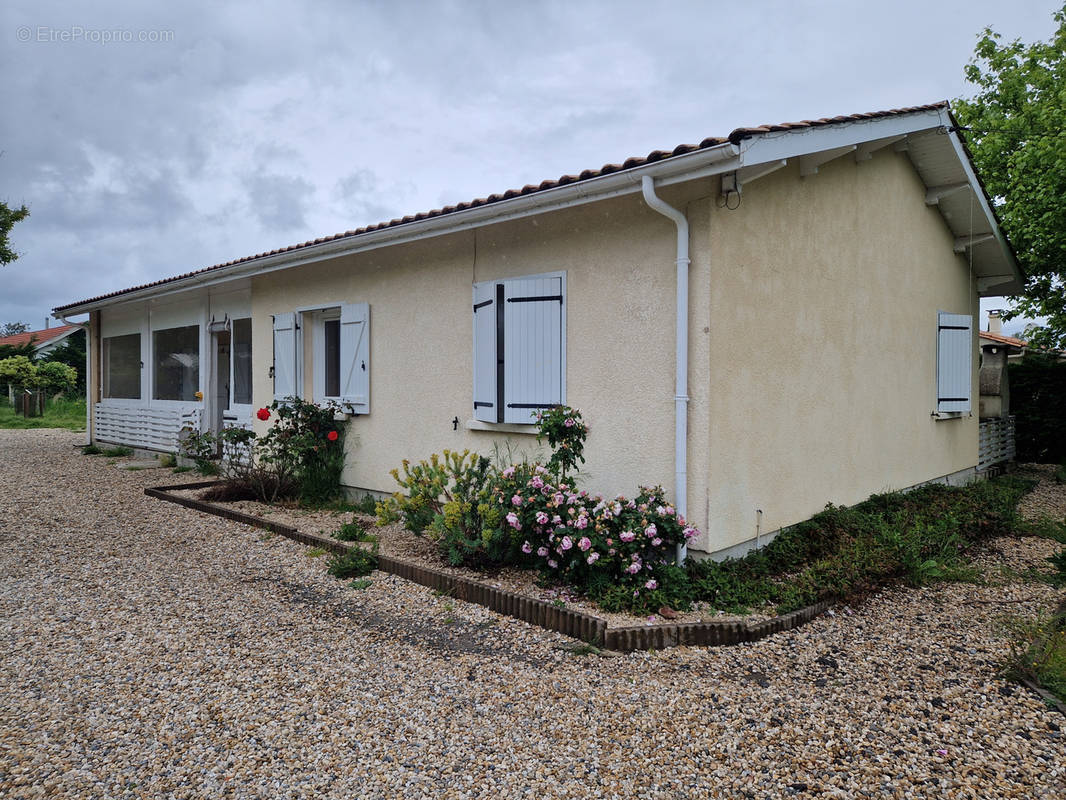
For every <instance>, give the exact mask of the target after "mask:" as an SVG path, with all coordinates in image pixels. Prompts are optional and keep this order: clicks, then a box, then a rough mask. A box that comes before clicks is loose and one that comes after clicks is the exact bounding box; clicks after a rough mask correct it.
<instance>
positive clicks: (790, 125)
mask: <svg viewBox="0 0 1066 800" xmlns="http://www.w3.org/2000/svg"><path fill="white" fill-rule="evenodd" d="M947 105H948V104H947V103H946V102H940V103H932V104H930V105H924V106H911V107H908V108H894V109H891V110H888V111H874V112H868V113H863V114H850V115H847V116H840V117H825V118H822V119H815V120H803V121H802V122H785V123H779V124H776V125H760V126H756V127H753V128H737V129H736V130H734V131H733V132H732V133H730V134H729V136H728V137H726V138H721V137H717V136H709V137H707V138H706V139H703V140H702V141H701V142H700V143H699V144H680V145H678V146H677V147H675V148H674V149H673V150H669V151H666V150H653V151H652V152H650V153H648V155H646V156H633V157H631V158H627V159H626V160H625V161H623V162H622V163H621V164H613V163H611V164H604V165H603V166H602V167H600V168H599V169H586V170H582V171H581V172H579V173H578V174H577V175H562V176H560V177H559V178H556V179H554V180H551V179H549V180H545V181H542V182H541V183H540V184H538V185H536V186H534V185H532V184H526V185H525V186H523V187H522V188H521V189H510V190H508V191H506V192H503V193H502V194H501V193H497V194H491V195H489V196H488V197H483V198H478V199H475V200H471V201H468V202H464V203H457V204H455V205H452V206H445V207H444V208H439V209H434V210H432V211H423V212H420V213H418V214H414V215H410V216H405V217H403V218H401V219H393V220H390V221H389V222H379V223H377V224H375V225H366V226H364V227H362V228H357V229H355V230H349V231H345V232H344V233H337V234H334V235H333V236H327V237H324V238H319V239H314V240H310V241H306V242H302V243H300V244H293V245H289V246H288V247H282V248H279V249H276V250H269V251H265V252H262V253H257V254H255V255H252V256H245V257H243V258H237V259H234V260H232V261H225V262H223V263H221V264H215V265H213V266H210V267H204V268H203V269H198V270H193V271H191V272H185V273H182V274H181V275H175V276H173V277H170V278H163V279H161V280H157V281H151V282H150V283H144V284H141V285H139V286H133V287H130V288H128V289H121V290H119V291H114V292H108V293H106V294H101V295H97V296H96V297H90V298H88V299H86V300H79V301H77V302H75V303H67V304H66V305H62V306H57V307H56V308H55V309H54V311H63V310H64V309H68V308H73V307H75V306H80V305H85V304H86V303H93V302H97V301H100V300H107V299H110V298H112V297H118V296H119V295H123V294H128V293H130V292H136V291H139V290H141V289H148V288H151V287H153V286H160V285H162V284H166V283H173V282H175V281H180V280H183V279H185V278H190V277H192V276H194V275H200V274H202V273H205V272H211V271H213V270H218V269H223V268H225V267H233V266H236V265H238V264H245V263H247V262H249V261H255V260H257V259H260V258H267V257H268V256H274V255H278V254H280V253H289V252H292V251H294V250H300V249H303V248H305V247H313V246H314V245H316V244H322V243H323V242H327V241H336V240H338V239H348V238H353V237H356V236H360V235H363V234H366V233H370V232H372V231H378V230H382V229H384V228H394V227H399V226H400V225H406V224H409V223H411V222H417V221H420V220H424V219H430V218H432V217H439V216H444V215H446V214H455V213H458V212H460V211H465V210H466V209H469V208H478V207H480V206H485V205H489V204H492V203H499V202H502V201H505V200H509V199H511V198H513V197H517V196H519V195H528V194H533V193H535V192H543V191H547V190H548V189H554V188H556V187H558V186H566V185H568V184H571V183H577V182H579V181H587V180H590V179H592V178H598V177H600V176H603V175H611V174H613V173H615V172H621V171H622V170H626V169H634V168H636V167H641V166H644V165H645V164H650V163H653V162H656V161H662V160H664V159H668V158H673V157H676V156H680V155H684V154H686V153H691V152H694V151H696V150H703V149H706V148H708V147H716V146H718V145H721V144H725V143H726V142H732V143H733V144H737V143H739V142H741V141H743V140H744V139H750V138H751V137H753V136H758V135H762V134H766V133H772V132H776V131H789V130H796V129H800V128H817V127H821V126H824V125H835V124H838V123H841V122H855V121H859V120H864V119H874V118H880V117H892V116H899V115H902V114H912V113H915V112H920V111H932V110H939V109H942V108H946V107H947Z"/></svg>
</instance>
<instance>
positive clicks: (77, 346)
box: [0, 329, 85, 394]
mask: <svg viewBox="0 0 1066 800" xmlns="http://www.w3.org/2000/svg"><path fill="white" fill-rule="evenodd" d="M0 357H2V356H0ZM47 358H48V360H49V361H58V362H59V363H61V364H67V365H68V366H71V367H74V369H75V370H77V373H78V383H77V386H76V388H77V390H78V392H79V393H81V394H85V330H84V329H82V330H80V331H75V332H74V333H72V334H71V335H70V336H68V337H67V338H66V339H64V340H63V343H62V344H61V345H59V347H57V348H56V349H55V350H53V351H52V352H50V353H49V354H48V356H47Z"/></svg>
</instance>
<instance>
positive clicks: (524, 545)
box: [522, 542, 533, 554]
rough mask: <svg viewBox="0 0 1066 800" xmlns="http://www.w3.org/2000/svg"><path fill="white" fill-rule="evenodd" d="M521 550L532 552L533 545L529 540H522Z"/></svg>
mask: <svg viewBox="0 0 1066 800" xmlns="http://www.w3.org/2000/svg"><path fill="white" fill-rule="evenodd" d="M522 552H523V553H527V554H528V553H532V552H533V545H531V544H530V543H529V542H522Z"/></svg>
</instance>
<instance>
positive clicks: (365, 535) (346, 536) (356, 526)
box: [333, 519, 378, 542]
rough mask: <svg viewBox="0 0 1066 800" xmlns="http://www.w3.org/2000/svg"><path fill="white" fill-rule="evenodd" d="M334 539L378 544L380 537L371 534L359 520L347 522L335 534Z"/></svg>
mask: <svg viewBox="0 0 1066 800" xmlns="http://www.w3.org/2000/svg"><path fill="white" fill-rule="evenodd" d="M333 538H334V539H337V540H339V541H342V542H376V541H377V540H378V537H377V536H375V535H374V534H372V533H369V532H368V531H367V529H366V525H364V524H363V523H362V522H360V521H359V520H357V519H353V520H352V521H351V522H346V523H344V524H343V525H341V526H340V528H339V529H337V530H336V531H334V532H333Z"/></svg>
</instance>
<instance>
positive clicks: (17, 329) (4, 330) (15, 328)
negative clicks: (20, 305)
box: [0, 322, 30, 336]
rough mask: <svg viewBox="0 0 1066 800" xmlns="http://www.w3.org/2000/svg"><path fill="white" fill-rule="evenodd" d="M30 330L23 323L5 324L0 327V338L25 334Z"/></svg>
mask: <svg viewBox="0 0 1066 800" xmlns="http://www.w3.org/2000/svg"><path fill="white" fill-rule="evenodd" d="M29 329H30V326H29V325H27V324H26V323H25V322H5V323H4V324H3V325H2V326H0V336H17V335H18V334H20V333H25V332H26V331H28V330H29Z"/></svg>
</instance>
